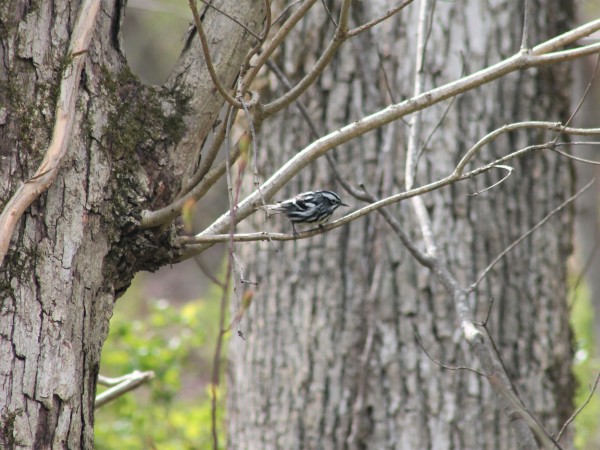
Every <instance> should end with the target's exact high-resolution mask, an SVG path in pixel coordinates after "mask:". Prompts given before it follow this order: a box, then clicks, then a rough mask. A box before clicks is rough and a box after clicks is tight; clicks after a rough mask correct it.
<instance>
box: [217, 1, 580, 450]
mask: <svg viewBox="0 0 600 450" xmlns="http://www.w3.org/2000/svg"><path fill="white" fill-rule="evenodd" d="M326 3H327V4H328V5H329V6H330V8H331V11H332V15H333V17H334V18H336V17H337V15H336V14H337V13H338V8H339V2H326ZM433 3H434V4H435V11H434V13H433V20H432V21H431V33H430V36H429V38H428V42H427V48H426V53H425V61H424V70H425V90H427V89H430V88H433V87H437V86H440V85H442V84H444V83H447V82H449V81H452V80H455V79H458V78H460V76H461V75H462V74H465V73H466V74H468V73H473V72H475V71H477V70H479V69H481V68H483V67H486V66H487V65H489V64H492V63H494V62H497V61H499V60H501V59H503V58H506V57H508V56H510V55H512V54H514V53H516V52H517V51H518V50H519V48H520V46H521V39H522V28H523V3H522V2H514V1H502V0H495V1H491V2H481V1H479V0H473V1H468V0H467V1H461V2H433ZM529 4H530V8H531V15H530V17H529V30H528V44H529V45H532V46H533V45H535V44H537V43H539V42H541V41H543V40H545V39H546V38H548V37H551V36H554V35H556V34H559V33H560V32H562V31H564V30H565V29H566V28H567V27H569V26H570V25H571V21H572V15H573V14H572V8H573V4H572V2H565V1H554V0H547V1H536V2H529ZM318 6H319V5H318ZM388 8H389V2H383V1H368V2H366V1H365V2H353V4H352V13H351V14H352V17H351V26H357V25H360V24H362V23H365V22H367V21H368V20H370V19H373V18H375V17H377V16H379V15H381V14H382V13H383V12H384V11H386V10H387V9H388ZM418 10H419V6H418V4H417V3H415V4H412V5H411V6H409V7H408V8H406V9H405V10H404V11H403V12H401V13H400V14H398V15H397V16H395V17H394V18H393V19H390V20H388V21H386V22H384V23H383V24H381V25H379V26H378V27H376V28H373V29H371V30H369V31H367V32H365V33H363V34H361V35H359V36H357V37H355V38H353V39H351V40H350V41H348V42H346V43H345V44H344V45H343V46H342V48H341V50H340V52H339V54H338V55H337V56H336V57H335V59H334V61H333V62H332V64H331V65H330V66H329V67H328V68H327V69H326V71H325V73H324V74H323V76H321V77H320V79H319V80H318V82H317V83H316V84H315V86H313V87H312V88H311V89H310V90H309V92H308V93H307V94H306V95H305V96H303V97H302V98H301V101H302V103H303V104H304V105H305V107H306V108H307V110H308V112H309V114H310V117H311V118H312V120H313V121H314V123H315V124H316V126H317V128H318V131H319V132H320V133H324V132H327V131H332V130H335V129H337V128H339V127H341V126H342V125H345V124H348V123H351V122H352V121H354V120H357V119H359V118H361V117H364V116H365V115H368V114H370V113H372V112H375V111H378V110H380V109H382V108H384V107H386V106H387V105H389V104H390V103H392V102H398V101H400V100H402V99H405V98H408V97H410V96H411V95H412V92H413V86H414V70H415V58H416V55H415V52H416V35H417V22H418V20H417V19H418ZM331 22H332V21H331V20H330V18H329V17H328V16H327V14H326V12H325V11H324V9H323V8H322V7H315V8H313V9H312V10H311V12H310V14H309V15H308V16H307V17H306V18H305V19H304V20H303V21H302V23H301V24H299V26H298V27H297V28H296V29H295V30H294V31H293V34H292V37H291V38H290V39H288V40H287V41H286V42H285V44H284V45H283V47H282V49H281V52H280V54H279V55H278V58H277V59H276V63H277V64H278V65H279V67H280V68H281V69H282V70H283V71H284V72H285V74H286V75H287V77H288V78H289V79H290V81H291V82H292V83H294V82H295V81H297V80H299V79H300V78H301V77H302V75H303V74H304V73H306V72H307V71H308V70H310V68H311V67H312V65H313V64H314V62H315V61H316V59H317V58H318V56H319V54H320V53H321V52H322V50H323V48H324V46H325V45H326V43H327V42H329V40H330V39H331V38H332V34H333V25H332V23H331ZM569 70H570V68H569V67H567V65H557V66H551V67H547V68H543V69H536V70H528V71H526V72H519V73H514V74H511V75H508V76H506V77H505V78H503V79H501V80H499V81H496V82H493V83H491V84H489V85H486V86H484V87H481V88H478V89H476V90H474V91H472V92H469V93H466V94H464V95H462V96H460V97H458V98H457V99H456V100H454V102H453V103H452V104H450V103H449V102H446V103H444V104H440V105H437V106H435V107H433V108H430V109H428V110H427V111H425V112H424V113H423V116H422V131H421V134H420V136H419V140H418V142H419V147H420V148H423V152H422V155H421V156H420V160H419V164H418V170H417V175H416V183H415V185H416V186H419V185H423V184H425V183H428V182H431V181H435V180H437V179H440V178H442V177H444V176H446V175H448V174H449V173H451V172H452V170H453V168H454V167H455V165H456V164H457V162H458V161H459V159H460V158H461V156H462V155H464V153H465V152H466V150H467V149H468V148H469V147H470V146H472V145H473V144H474V143H475V142H477V141H478V140H479V139H480V138H481V137H483V136H484V135H485V134H487V133H488V132H490V131H492V130H494V129H495V128H498V127H500V126H502V125H504V124H507V123H512V122H517V121H522V120H549V121H558V120H562V121H565V120H566V119H567V118H568V116H569V107H570V105H569V82H570V75H569ZM269 81H270V83H269V89H270V90H269V91H268V92H265V93H263V94H262V95H263V100H266V99H268V97H269V96H272V97H276V96H278V95H281V94H282V92H283V91H284V90H285V89H284V88H283V86H282V84H281V83H280V82H279V81H278V79H277V78H276V77H275V76H274V75H272V76H271V78H269ZM446 112H447V114H446V115H445V113H446ZM442 119H443V120H442ZM437 125H439V126H437ZM436 126H437V127H436ZM408 134H409V126H408V125H407V123H405V122H402V121H398V122H396V123H393V124H391V125H388V126H386V127H384V128H382V129H381V130H378V131H375V132H372V133H370V134H368V135H365V136H362V137H360V138H358V139H355V140H353V141H352V142H350V143H347V144H344V145H343V146H341V147H339V148H337V149H336V150H335V151H334V152H333V155H334V157H335V159H336V161H337V166H338V169H339V170H340V171H341V173H342V176H343V177H344V178H345V179H346V180H347V181H349V182H350V183H352V184H353V185H355V186H358V185H359V184H360V183H364V185H365V187H366V188H367V189H368V190H369V191H370V192H371V193H373V194H375V195H377V196H378V197H384V196H386V195H389V194H392V193H395V192H401V191H403V190H404V169H405V167H404V162H405V156H406V145H407V140H408ZM313 139H314V136H313V135H311V131H310V129H309V127H308V126H307V125H306V122H305V120H304V119H303V118H302V116H301V115H300V113H299V110H298V109H296V108H290V109H288V110H287V111H286V112H285V113H283V114H281V115H279V116H277V117H276V118H273V119H269V120H267V121H265V123H264V124H263V126H262V132H261V142H262V146H261V148H260V150H259V152H260V153H259V154H258V160H259V163H260V171H261V173H262V174H264V176H265V177H268V176H270V174H271V173H272V172H273V171H274V170H276V169H277V168H278V167H280V166H281V164H283V163H284V162H285V161H287V160H288V159H289V158H290V157H291V156H292V155H294V154H295V153H296V152H298V151H299V150H301V149H302V148H303V147H304V146H306V145H307V144H308V143H310V142H311V141H312V140H313ZM549 139H550V135H549V134H545V133H543V132H539V131H536V132H519V133H513V134H509V135H505V136H503V137H502V138H500V139H498V140H496V141H495V142H494V143H493V144H492V145H490V146H487V147H486V148H485V149H484V150H483V151H482V152H481V153H480V155H479V156H478V157H477V159H476V160H475V161H474V162H473V163H472V167H473V168H474V167H476V166H478V165H480V164H482V163H485V162H490V161H492V160H494V159H495V158H497V157H500V156H503V155H506V154H508V153H510V152H512V151H515V150H517V149H519V148H523V147H525V146H527V145H531V144H536V143H542V142H545V141H547V140H549ZM510 164H511V165H512V166H513V167H514V169H515V171H514V173H513V174H512V176H511V177H510V178H508V179H507V180H506V181H505V182H503V183H502V184H500V185H499V186H497V187H495V188H494V189H492V190H490V191H487V192H485V193H483V194H481V195H479V196H468V195H467V194H469V193H473V192H475V191H481V190H483V189H485V188H486V187H488V186H491V185H492V184H494V183H495V182H497V181H498V180H499V179H500V178H501V177H502V176H504V175H505V173H504V172H503V171H500V170H498V171H492V172H489V173H487V174H485V175H482V176H480V177H478V178H477V179H474V180H469V181H464V182H461V183H458V184H455V185H452V186H451V187H448V188H445V189H443V190H439V191H436V192H434V193H431V194H428V195H426V196H425V197H424V198H423V200H424V202H425V206H426V208H427V211H428V212H429V214H430V216H431V218H432V229H433V234H434V238H435V240H436V243H437V247H438V251H439V254H440V255H441V258H442V260H443V262H444V263H445V264H447V267H448V268H449V270H450V271H451V272H452V274H453V275H454V276H455V277H456V278H457V279H458V280H459V282H460V283H461V284H462V285H463V286H465V287H466V286H468V285H469V284H470V283H472V282H473V281H474V280H475V279H476V277H477V276H478V274H479V273H480V271H481V270H482V269H483V268H485V267H486V266H487V264H489V263H490V262H491V261H492V259H493V258H494V257H496V256H497V255H498V254H499V253H500V252H502V251H503V250H504V249H505V248H506V247H507V246H508V245H509V244H510V243H511V242H513V241H514V240H515V239H517V238H519V237H520V236H521V235H522V234H524V233H525V232H526V231H528V230H529V229H530V228H531V227H533V226H534V225H535V224H536V223H538V222H539V221H540V220H541V219H542V218H543V217H544V216H545V215H546V214H547V213H548V212H550V211H551V210H552V209H553V208H555V207H556V206H557V205H558V204H560V203H561V202H562V201H564V200H565V199H566V198H567V197H569V196H570V195H572V194H573V187H574V175H573V171H572V167H571V165H570V163H569V162H568V161H566V160H564V159H561V158H558V157H557V155H555V154H552V153H550V152H548V153H545V152H535V153H530V154H528V155H527V156H524V157H523V158H520V159H517V160H513V161H512V162H511V163H510ZM315 189H332V190H335V191H337V192H338V194H340V195H341V197H342V200H343V201H345V202H346V203H350V204H352V206H353V207H358V206H361V205H362V204H361V202H359V201H358V200H355V199H353V198H352V197H350V196H349V195H348V194H347V193H345V192H344V191H343V190H342V189H341V187H340V185H339V184H337V183H336V181H335V180H334V177H333V176H332V171H331V169H330V167H329V166H328V164H327V162H326V161H325V160H324V158H323V159H322V160H319V161H317V162H315V163H314V164H312V165H311V166H310V167H309V168H307V169H306V170H304V171H303V172H302V173H301V174H300V175H299V176H297V177H296V178H295V179H294V180H293V181H292V182H291V183H290V184H289V186H288V187H287V188H286V190H285V192H281V193H280V194H281V195H280V197H279V199H280V200H281V199H284V198H286V197H289V196H293V195H295V194H297V193H299V192H303V191H306V190H315ZM388 210H389V211H391V212H392V213H393V214H394V215H395V216H396V217H397V218H398V219H399V220H400V222H401V223H402V225H403V226H404V227H405V228H406V229H407V230H408V231H409V233H410V235H411V236H413V238H414V239H415V242H417V245H418V246H419V247H421V248H423V243H422V239H421V232H420V228H419V226H418V224H417V221H416V219H415V215H414V210H413V208H412V205H411V203H410V202H409V201H406V202H402V203H401V204H398V205H397V206H395V207H389V208H388ZM339 214H340V213H339V212H337V213H336V215H337V216H339ZM572 227H573V211H572V208H567V209H565V210H564V211H562V213H561V214H560V215H558V216H555V217H554V218H553V219H551V220H550V221H549V222H548V223H546V224H545V225H544V227H543V228H542V229H540V230H539V231H537V232H535V233H534V234H533V235H531V236H530V237H529V238H527V239H526V240H525V241H524V242H522V243H521V244H520V245H519V246H517V247H516V248H515V249H514V250H513V251H512V252H510V253H509V254H508V255H507V256H506V257H505V258H504V259H503V260H502V261H501V262H500V263H499V264H498V265H497V266H496V267H495V268H494V270H493V271H491V272H490V274H489V275H488V276H487V277H486V279H485V280H484V281H483V282H482V283H481V285H480V286H479V288H478V289H477V290H476V291H475V292H474V293H473V294H472V295H471V297H470V299H469V301H470V304H471V306H472V308H474V310H475V311H476V316H477V317H478V318H479V319H480V320H484V319H485V317H486V313H487V311H488V307H489V304H490V302H491V301H492V299H493V302H494V303H493V306H492V308H491V311H490V316H489V322H488V329H489V331H490V333H491V336H492V337H493V339H494V342H495V344H496V346H497V350H498V353H499V355H500V356H501V358H502V360H503V361H504V364H505V366H506V370H507V372H508V374H509V375H510V377H511V379H512V381H513V383H514V386H515V389H516V391H517V392H518V393H519V395H520V398H521V399H522V400H523V402H524V404H525V406H526V407H527V408H528V410H529V411H531V412H532V413H533V414H534V415H535V416H536V417H537V418H539V420H540V422H541V423H542V424H543V426H544V427H545V428H546V429H547V430H548V431H549V432H550V433H555V432H557V431H558V430H559V429H560V427H561V425H562V423H563V422H564V421H565V419H567V418H568V417H569V415H570V414H571V412H572V400H571V399H572V394H573V388H574V381H573V378H572V374H571V360H572V345H571V334H570V330H569V310H568V305H567V302H566V260H567V256H568V255H569V254H570V252H571V241H572ZM252 228H253V229H267V230H272V231H290V232H291V224H290V223H289V221H286V220H285V218H279V217H277V218H271V219H268V220H267V221H266V222H265V221H264V220H263V217H262V215H260V217H257V218H256V219H255V221H254V222H253V223H252ZM277 247H279V251H278V252H275V251H274V245H273V244H270V243H268V242H266V243H257V244H243V245H239V246H238V248H239V252H240V254H241V259H242V260H243V261H244V262H245V264H246V267H245V273H244V276H245V278H246V279H251V280H254V281H257V282H258V283H259V286H258V288H256V293H255V297H254V300H253V303H252V306H251V308H250V309H249V310H248V311H247V313H246V315H245V316H244V319H243V320H242V322H241V324H240V329H241V331H242V332H243V335H244V337H245V339H246V340H245V341H244V340H242V339H239V338H237V337H232V338H231V341H230V348H229V359H230V367H229V371H228V387H227V392H228V408H229V409H228V446H229V447H230V448H232V449H378V450H379V449H411V450H413V449H439V450H442V449H444V450H445V449H494V450H501V449H507V450H508V449H515V448H519V446H520V444H521V443H519V442H516V438H515V434H514V432H513V429H512V428H511V426H510V418H509V417H507V416H506V415H505V414H504V412H503V410H502V407H501V406H500V402H499V401H498V398H497V397H496V395H495V394H494V393H493V392H492V390H491V388H490V385H489V383H488V381H487V380H486V379H485V378H484V377H482V376H479V375H477V374H475V373H473V372H469V371H465V370H447V369H444V368H442V367H440V365H438V364H437V363H436V362H434V361H433V360H432V358H435V359H436V360H437V361H439V362H441V363H443V364H445V365H449V366H466V367H470V368H473V369H479V366H478V363H477V359H476V358H475V356H474V354H473V352H472V350H471V349H470V348H469V346H468V345H467V344H466V343H465V340H464V337H463V336H462V334H461V330H460V323H459V320H458V319H457V315H456V311H455V305H454V304H453V303H452V301H451V299H450V297H449V295H448V293H447V292H446V291H445V290H444V289H443V287H442V286H441V285H440V283H439V282H437V281H436V279H435V277H434V275H433V274H431V273H430V272H429V271H428V270H427V269H424V268H423V267H421V266H420V265H419V264H418V263H417V262H416V261H415V260H414V259H413V258H412V257H411V255H410V254H409V253H408V251H407V250H406V249H405V248H404V247H403V246H402V245H401V243H400V241H399V240H398V238H397V237H396V235H395V234H394V233H393V232H392V231H391V229H390V228H389V227H388V226H387V224H386V223H385V222H384V221H383V219H382V217H380V216H379V215H377V214H373V215H370V216H367V217H365V218H363V219H359V220H357V221H355V222H352V223H351V224H349V225H347V226H345V227H343V228H341V229H338V230H335V231H332V232H330V233H327V234H326V235H324V236H316V237H313V238H310V239H308V240H302V241H297V242H287V243H285V244H283V245H277ZM232 307H233V312H236V311H238V309H239V304H236V302H235V301H234V302H232ZM417 333H418V336H419V338H420V339H418V338H417ZM424 349H426V351H427V352H428V353H429V355H431V358H430V357H429V356H428V355H427V354H426V352H425V350H424ZM570 439H571V436H566V437H564V438H563V440H561V444H562V445H564V448H570V447H571V445H572V444H571V441H570Z"/></svg>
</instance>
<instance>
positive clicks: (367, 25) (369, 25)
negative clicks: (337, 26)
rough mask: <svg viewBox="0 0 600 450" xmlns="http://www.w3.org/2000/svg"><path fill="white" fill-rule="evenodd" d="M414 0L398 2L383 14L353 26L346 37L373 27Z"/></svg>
mask: <svg viewBox="0 0 600 450" xmlns="http://www.w3.org/2000/svg"><path fill="white" fill-rule="evenodd" d="M413 1H414V0H404V1H403V2H402V3H400V4H399V5H398V6H395V7H394V8H392V9H390V10H389V11H387V12H386V13H385V14H383V15H382V16H381V17H378V18H376V19H373V20H371V21H369V22H367V23H365V24H363V25H361V26H359V27H356V28H353V29H352V30H350V31H348V37H353V36H356V35H358V34H360V33H362V32H363V31H366V30H368V29H369V28H373V27H374V26H376V25H378V24H380V23H381V22H383V21H385V20H387V19H389V18H390V17H392V16H393V15H395V14H397V13H398V12H400V11H402V10H403V9H404V8H406V7H407V6H408V5H410V4H411V3H412V2H413Z"/></svg>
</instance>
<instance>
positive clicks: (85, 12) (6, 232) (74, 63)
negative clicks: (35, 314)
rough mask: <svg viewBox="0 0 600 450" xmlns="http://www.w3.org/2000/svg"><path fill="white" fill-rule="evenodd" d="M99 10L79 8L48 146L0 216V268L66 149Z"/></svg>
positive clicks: (91, 2)
mask: <svg viewBox="0 0 600 450" xmlns="http://www.w3.org/2000/svg"><path fill="white" fill-rule="evenodd" d="M99 10H100V1H99V0H85V1H84V2H83V4H82V5H81V8H80V9H79V13H78V15H77V20H76V21H75V27H74V29H73V34H72V35H71V42H70V44H69V50H68V53H67V54H68V56H69V58H70V60H69V62H68V64H66V65H65V68H64V70H63V76H62V77H61V83H60V94H59V97H58V100H57V102H56V111H55V115H54V117H55V122H54V128H53V130H52V139H51V141H50V145H49V146H48V149H47V150H46V153H45V155H44V159H43V160H42V163H41V164H40V166H39V168H38V169H37V171H36V172H35V174H34V175H33V177H32V178H30V179H29V180H28V181H26V182H25V183H24V184H22V185H21V186H19V188H18V189H17V191H16V192H15V193H14V195H13V196H12V197H11V199H10V200H9V201H8V203H7V204H6V206H5V207H4V210H3V211H2V214H0V266H2V262H3V260H4V256H5V255H6V252H7V251H8V246H9V244H10V240H11V237H12V234H13V232H14V230H15V227H16V226H17V223H18V222H19V220H20V219H21V216H22V215H23V213H24V212H25V210H26V209H27V208H29V205H31V204H32V203H33V202H34V201H35V200H36V199H37V198H38V197H39V196H40V195H41V194H42V193H44V192H46V190H48V188H49V187H50V186H51V185H52V183H53V182H54V179H55V178H56V175H57V174H58V170H59V169H60V165H61V162H62V159H63V157H64V155H65V153H66V152H67V149H68V147H69V141H70V139H71V131H72V128H73V122H74V119H75V112H76V108H75V103H76V101H77V95H78V93H79V86H80V83H81V71H82V70H83V66H84V64H85V62H86V56H87V48H88V46H89V43H90V39H91V37H92V34H93V32H94V28H95V26H96V16H97V15H98V11H99Z"/></svg>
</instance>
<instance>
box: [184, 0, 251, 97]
mask: <svg viewBox="0 0 600 450" xmlns="http://www.w3.org/2000/svg"><path fill="white" fill-rule="evenodd" d="M189 4H190V9H191V10H192V15H193V16H194V23H195V24H196V31H197V32H198V37H199V38H200V44H201V46H202V53H203V54H204V59H205V62H206V68H207V69H208V73H209V74H210V78H211V79H212V82H213V84H214V86H215V87H216V88H217V90H218V91H219V93H220V94H221V96H222V97H223V99H225V100H226V101H227V103H229V104H230V105H231V106H233V107H234V108H237V109H240V108H241V107H242V105H241V103H240V102H238V101H237V100H236V99H234V98H233V97H232V96H231V94H230V93H229V92H228V91H227V89H225V88H224V87H223V84H222V83H221V80H219V76H218V75H217V72H216V71H215V67H214V66H213V63H212V58H211V56H210V49H209V48H208V42H207V41H206V35H205V34H204V27H203V26H202V19H201V18H200V13H199V12H198V8H197V7H196V0H189Z"/></svg>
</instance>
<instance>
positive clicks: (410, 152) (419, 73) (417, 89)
mask: <svg viewBox="0 0 600 450" xmlns="http://www.w3.org/2000/svg"><path fill="white" fill-rule="evenodd" d="M433 10H434V6H433V4H432V3H430V1H429V0H423V1H422V2H421V7H420V9H419V23H418V29H417V51H416V62H415V64H416V68H415V81H414V83H415V85H414V92H413V97H418V96H419V95H421V93H422V92H423V88H424V85H425V71H424V65H425V55H426V51H427V38H428V35H429V27H430V25H431V18H432V16H433ZM420 134H421V112H420V111H417V112H416V113H415V114H413V115H412V116H411V118H410V131H409V135H408V145H407V149H406V166H405V171H404V184H405V188H406V190H410V189H411V188H412V187H413V185H414V183H415V178H416V174H417V155H418V153H419V135H420ZM411 203H412V206H413V209H414V212H415V216H416V218H417V223H418V224H419V227H420V229H421V234H422V236H423V241H424V242H425V248H426V249H427V253H429V254H430V255H432V256H435V255H436V253H437V245H436V243H435V240H434V238H433V229H432V226H431V219H430V217H429V214H428V213H427V209H426V208H425V203H424V202H423V198H422V197H420V196H419V197H413V198H412V201H411Z"/></svg>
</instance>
